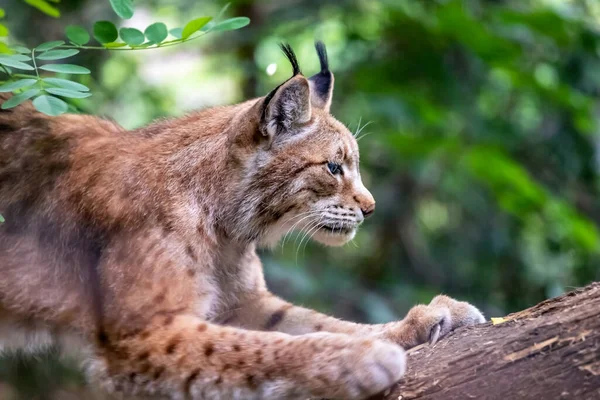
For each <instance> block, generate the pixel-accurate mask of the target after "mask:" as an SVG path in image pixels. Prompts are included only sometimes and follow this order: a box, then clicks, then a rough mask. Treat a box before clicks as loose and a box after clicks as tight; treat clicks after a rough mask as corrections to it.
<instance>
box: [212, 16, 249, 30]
mask: <svg viewBox="0 0 600 400" xmlns="http://www.w3.org/2000/svg"><path fill="white" fill-rule="evenodd" d="M249 23H250V18H248V17H235V18H229V19H226V20H225V21H221V22H219V23H217V24H216V25H215V26H213V27H212V28H211V29H210V30H211V31H213V32H224V31H233V30H236V29H240V28H243V27H245V26H246V25H248V24H249Z"/></svg>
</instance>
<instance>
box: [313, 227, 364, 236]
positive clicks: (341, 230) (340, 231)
mask: <svg viewBox="0 0 600 400" xmlns="http://www.w3.org/2000/svg"><path fill="white" fill-rule="evenodd" d="M320 229H321V230H322V231H325V232H328V233H331V234H334V235H348V234H350V233H352V232H353V231H354V230H355V229H356V227H355V226H346V225H321V227H320Z"/></svg>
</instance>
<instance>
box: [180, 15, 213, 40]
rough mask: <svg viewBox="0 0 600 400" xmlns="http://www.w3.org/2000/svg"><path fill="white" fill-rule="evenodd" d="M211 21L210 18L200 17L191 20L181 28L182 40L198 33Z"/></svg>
mask: <svg viewBox="0 0 600 400" xmlns="http://www.w3.org/2000/svg"><path fill="white" fill-rule="evenodd" d="M211 19H212V17H201V18H196V19H194V20H191V21H190V22H188V23H187V24H186V25H185V27H184V28H183V31H182V32H181V38H182V39H183V40H185V39H187V38H189V37H190V36H192V34H194V33H195V32H197V31H199V30H200V28H202V27H203V26H204V25H206V24H208V23H209V22H210V20H211Z"/></svg>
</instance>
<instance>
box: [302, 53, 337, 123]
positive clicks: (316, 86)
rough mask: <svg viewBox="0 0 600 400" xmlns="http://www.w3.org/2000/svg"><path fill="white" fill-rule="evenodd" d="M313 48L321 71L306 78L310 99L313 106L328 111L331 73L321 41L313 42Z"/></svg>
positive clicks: (331, 90)
mask: <svg viewBox="0 0 600 400" xmlns="http://www.w3.org/2000/svg"><path fill="white" fill-rule="evenodd" d="M315 48H316V49H317V54H318V55H319V62H320V63H321V72H319V73H318V74H315V75H313V76H311V77H310V78H309V79H308V83H309V84H310V100H311V103H312V105H313V106H314V107H316V108H320V109H323V110H325V111H327V112H329V107H330V106H331V98H332V97H333V73H332V72H331V71H330V70H329V62H328V60H327V49H326V48H325V45H324V44H323V42H321V41H318V42H315Z"/></svg>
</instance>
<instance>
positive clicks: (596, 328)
mask: <svg viewBox="0 0 600 400" xmlns="http://www.w3.org/2000/svg"><path fill="white" fill-rule="evenodd" d="M407 359H408V370H407V373H406V375H405V377H404V378H403V379H402V380H401V381H400V382H399V383H398V385H397V386H396V387H395V388H393V389H392V391H391V393H387V394H385V395H381V396H376V397H375V398H377V399H385V400H391V399H393V400H409V399H428V400H429V399H431V400H434V399H444V400H452V399H511V400H512V399H535V400H546V399H548V400H553V399H578V400H579V399H600V282H597V283H593V284H591V285H589V286H587V287H585V288H583V289H578V290H575V291H573V292H570V293H567V294H565V295H563V296H560V297H557V298H554V299H550V300H546V301H544V302H542V303H540V304H538V305H536V306H534V307H532V308H529V309H527V310H524V311H521V312H517V313H514V314H510V315H508V316H506V317H504V322H502V323H496V324H492V322H488V323H486V324H482V325H478V326H474V327H469V328H464V329H459V330H457V331H456V332H454V333H452V334H450V335H449V336H448V337H446V338H445V339H443V340H441V341H440V342H438V343H437V344H436V345H435V346H433V347H431V346H428V345H421V346H418V347H415V348H413V349H411V350H409V351H408V357H407Z"/></svg>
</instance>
